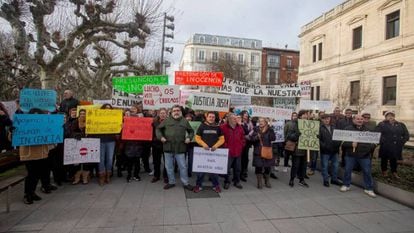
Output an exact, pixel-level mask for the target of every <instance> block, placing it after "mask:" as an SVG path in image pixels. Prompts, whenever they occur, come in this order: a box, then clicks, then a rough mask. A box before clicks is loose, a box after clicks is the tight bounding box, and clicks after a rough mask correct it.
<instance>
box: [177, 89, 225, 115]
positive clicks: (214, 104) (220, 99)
mask: <svg viewBox="0 0 414 233" xmlns="http://www.w3.org/2000/svg"><path fill="white" fill-rule="evenodd" d="M185 106H186V107H188V108H191V109H193V110H204V111H218V112H228V111H229V108H230V96H229V95H220V94H210V93H201V92H200V93H192V94H191V95H190V97H189V98H188V100H187V102H186V104H185Z"/></svg>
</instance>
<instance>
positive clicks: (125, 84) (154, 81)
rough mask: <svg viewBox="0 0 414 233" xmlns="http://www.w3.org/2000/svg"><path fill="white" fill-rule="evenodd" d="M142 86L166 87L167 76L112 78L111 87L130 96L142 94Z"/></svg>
mask: <svg viewBox="0 0 414 233" xmlns="http://www.w3.org/2000/svg"><path fill="white" fill-rule="evenodd" d="M144 85H168V75H150V76H129V77H114V78H112V87H113V88H114V89H116V90H118V91H124V92H127V93H130V94H142V93H143V89H142V88H143V86H144Z"/></svg>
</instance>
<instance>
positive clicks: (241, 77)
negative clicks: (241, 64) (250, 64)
mask: <svg viewBox="0 0 414 233" xmlns="http://www.w3.org/2000/svg"><path fill="white" fill-rule="evenodd" d="M237 78H238V80H244V76H243V70H239V72H237Z"/></svg>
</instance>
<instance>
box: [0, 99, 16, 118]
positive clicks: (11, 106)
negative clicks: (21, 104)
mask: <svg viewBox="0 0 414 233" xmlns="http://www.w3.org/2000/svg"><path fill="white" fill-rule="evenodd" d="M1 103H2V104H3V105H4V107H5V108H6V110H7V113H8V114H9V118H10V120H13V116H14V113H15V112H16V110H17V105H16V101H4V102H1Z"/></svg>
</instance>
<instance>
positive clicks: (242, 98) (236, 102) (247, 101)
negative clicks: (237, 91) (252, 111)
mask: <svg viewBox="0 0 414 233" xmlns="http://www.w3.org/2000/svg"><path fill="white" fill-rule="evenodd" d="M230 103H231V106H243V105H251V104H252V97H251V96H249V95H233V94H232V95H231V96H230Z"/></svg>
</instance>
